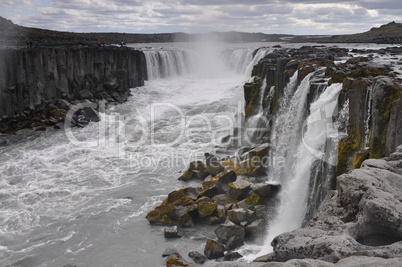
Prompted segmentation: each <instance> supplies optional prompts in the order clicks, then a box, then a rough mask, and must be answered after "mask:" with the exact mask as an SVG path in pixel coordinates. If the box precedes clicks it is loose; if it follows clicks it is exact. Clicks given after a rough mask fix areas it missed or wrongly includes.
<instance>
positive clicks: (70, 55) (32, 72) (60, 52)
mask: <svg viewBox="0 0 402 267" xmlns="http://www.w3.org/2000/svg"><path fill="white" fill-rule="evenodd" d="M144 79H146V62H145V56H144V54H143V53H142V52H140V51H136V50H133V49H129V48H113V47H101V48H39V47H36V48H32V49H3V50H0V116H3V115H11V116H14V115H17V114H20V113H22V112H23V111H24V110H29V109H34V108H35V107H36V106H37V105H41V104H43V103H49V102H50V103H54V102H55V101H56V100H58V99H62V98H65V99H68V100H74V99H105V98H110V97H112V98H115V100H116V101H117V102H121V101H122V100H124V99H125V98H127V96H128V93H129V91H128V89H129V88H132V87H136V86H141V85H143V83H144Z"/></svg>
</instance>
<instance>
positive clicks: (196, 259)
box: [188, 251, 207, 264]
mask: <svg viewBox="0 0 402 267" xmlns="http://www.w3.org/2000/svg"><path fill="white" fill-rule="evenodd" d="M188 256H189V257H190V258H191V259H193V261H194V262H195V263H198V264H204V263H205V262H206V261H207V257H205V256H204V255H202V254H201V253H199V252H197V251H191V252H190V253H188Z"/></svg>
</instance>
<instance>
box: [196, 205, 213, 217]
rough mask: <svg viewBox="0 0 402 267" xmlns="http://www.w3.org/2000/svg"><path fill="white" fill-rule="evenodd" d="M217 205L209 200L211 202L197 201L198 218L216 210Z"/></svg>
mask: <svg viewBox="0 0 402 267" xmlns="http://www.w3.org/2000/svg"><path fill="white" fill-rule="evenodd" d="M217 207H218V204H216V203H214V202H211V203H204V202H199V203H198V215H199V216H200V218H204V217H207V216H210V215H212V214H213V213H214V212H215V211H216V208H217Z"/></svg>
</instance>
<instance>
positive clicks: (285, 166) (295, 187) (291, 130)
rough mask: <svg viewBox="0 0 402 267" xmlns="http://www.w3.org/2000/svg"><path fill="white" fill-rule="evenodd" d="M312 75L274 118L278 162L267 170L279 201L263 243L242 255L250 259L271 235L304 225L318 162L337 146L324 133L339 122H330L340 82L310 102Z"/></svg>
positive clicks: (265, 249)
mask: <svg viewBox="0 0 402 267" xmlns="http://www.w3.org/2000/svg"><path fill="white" fill-rule="evenodd" d="M312 75H314V73H310V74H309V75H307V76H306V77H305V78H304V79H303V81H302V82H301V83H300V85H299V86H298V87H297V90H296V91H295V92H294V94H293V96H292V97H291V98H290V101H289V102H288V104H286V103H283V104H282V105H281V106H280V110H279V111H278V115H277V117H276V118H275V121H274V124H273V129H272V135H271V141H272V144H271V146H272V152H273V154H272V156H273V157H275V160H274V162H280V164H276V165H275V166H274V168H272V169H271V170H270V173H269V174H268V175H269V181H270V182H276V183H280V184H281V185H282V190H281V192H280V195H279V198H280V204H279V206H278V208H277V212H276V215H275V217H274V218H273V220H272V221H271V222H270V223H269V227H268V233H267V237H266V239H265V242H264V243H265V244H264V245H263V246H262V247H259V248H258V250H259V253H257V255H255V254H254V255H249V256H246V259H248V260H252V259H254V258H255V257H258V256H261V255H265V254H268V253H270V252H272V247H271V246H270V243H271V241H272V239H273V238H274V237H276V236H277V235H279V234H281V233H283V232H288V231H292V230H295V229H298V228H300V227H301V226H302V223H303V220H304V218H305V216H306V213H307V211H308V200H309V189H310V190H314V189H315V187H318V186H321V185H320V184H319V181H318V182H317V180H319V179H317V176H319V174H317V173H316V172H315V171H316V170H317V166H318V169H320V168H321V172H322V166H324V165H325V164H328V165H331V164H333V162H334V154H333V152H334V151H335V149H334V148H335V146H334V145H329V144H328V139H331V138H335V136H336V132H337V127H332V126H331V125H332V123H330V122H332V115H333V113H334V110H335V108H336V107H337V99H338V96H339V93H340V91H341V89H342V85H341V84H333V85H331V86H329V87H327V88H326V90H325V91H324V92H323V93H321V95H320V96H319V98H318V99H317V100H316V101H315V102H314V103H312V104H311V106H310V107H309V108H308V107H307V102H308V97H307V96H308V93H309V90H310V87H311V84H310V78H311V77H312ZM292 86H295V83H294V81H293V82H292V79H291V81H290V83H289V84H288V88H287V90H285V96H284V97H286V95H287V92H289V94H290V92H291V91H292V89H291V87H292ZM288 96H289V95H288ZM328 150H329V151H328ZM309 187H310V188H309ZM311 187H312V188H311Z"/></svg>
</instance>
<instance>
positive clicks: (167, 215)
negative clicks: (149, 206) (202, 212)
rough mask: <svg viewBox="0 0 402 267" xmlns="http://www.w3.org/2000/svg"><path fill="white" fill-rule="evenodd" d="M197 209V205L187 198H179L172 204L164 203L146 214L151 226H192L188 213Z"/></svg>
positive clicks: (191, 219)
mask: <svg viewBox="0 0 402 267" xmlns="http://www.w3.org/2000/svg"><path fill="white" fill-rule="evenodd" d="M196 209H197V204H196V203H195V201H194V200H191V199H189V198H185V197H183V198H180V199H178V200H176V201H174V202H172V203H164V204H162V205H160V206H158V207H156V208H155V209H154V210H152V211H150V212H149V213H148V214H147V219H148V221H149V222H150V223H152V224H162V225H178V226H193V225H194V222H193V218H192V216H191V214H190V212H192V211H194V210H196Z"/></svg>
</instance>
